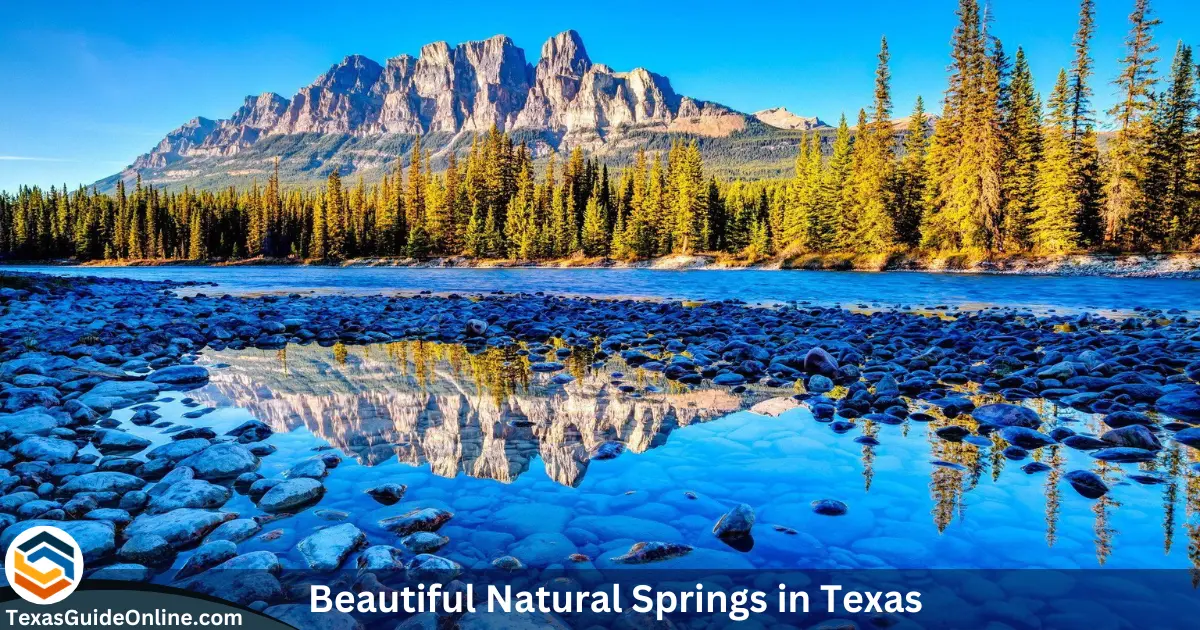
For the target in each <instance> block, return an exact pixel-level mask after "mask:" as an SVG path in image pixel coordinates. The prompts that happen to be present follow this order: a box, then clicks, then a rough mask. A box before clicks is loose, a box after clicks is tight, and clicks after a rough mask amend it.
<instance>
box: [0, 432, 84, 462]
mask: <svg viewBox="0 0 1200 630" xmlns="http://www.w3.org/2000/svg"><path fill="white" fill-rule="evenodd" d="M11 450H12V454H13V455H16V456H17V457H20V458H21V459H26V460H31V461H38V462H46V463H47V464H59V463H63V462H69V461H71V460H72V459H74V458H75V453H76V452H77V451H78V450H79V449H77V448H76V447H75V445H74V444H72V443H71V442H68V441H66V440H60V439H58V438H51V437H37V436H34V437H27V438H25V439H24V440H21V441H20V442H19V443H18V444H17V445H16V446H13V447H12V449H11Z"/></svg>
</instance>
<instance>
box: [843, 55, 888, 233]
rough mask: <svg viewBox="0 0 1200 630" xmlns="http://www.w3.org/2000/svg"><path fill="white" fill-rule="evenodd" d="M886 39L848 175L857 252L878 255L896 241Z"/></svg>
mask: <svg viewBox="0 0 1200 630" xmlns="http://www.w3.org/2000/svg"><path fill="white" fill-rule="evenodd" d="M889 58H890V55H889V54H888V47H887V39H886V38H884V39H883V40H882V41H881V43H880V47H879V64H878V67H877V68H876V70H875V105H874V107H873V108H872V115H871V123H870V125H869V126H867V127H865V128H864V127H860V128H859V133H860V134H861V138H860V140H859V141H858V143H857V145H856V146H855V154H856V155H857V156H861V159H858V160H856V161H855V169H854V172H853V173H852V174H851V178H852V179H853V187H854V205H855V215H856V220H857V229H856V230H855V235H854V240H855V243H856V246H857V247H856V248H857V249H858V250H859V251H865V252H879V251H884V250H887V249H888V248H890V247H891V246H892V245H894V244H895V243H896V242H897V240H898V237H897V234H896V224H895V221H896V218H897V217H896V214H897V205H896V203H895V200H894V198H893V192H894V185H895V182H894V178H895V137H894V135H893V131H892V121H891V110H892V97H891V87H890V80H891V73H890V71H889V70H888V60H889Z"/></svg>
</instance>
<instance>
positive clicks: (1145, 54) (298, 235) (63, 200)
mask: <svg viewBox="0 0 1200 630" xmlns="http://www.w3.org/2000/svg"><path fill="white" fill-rule="evenodd" d="M957 15H958V18H959V22H958V25H957V27H956V29H955V31H954V36H953V40H952V50H951V65H950V68H949V80H948V86H947V90H946V92H945V94H944V98H943V104H942V110H941V112H940V115H939V116H936V117H930V116H928V115H927V113H926V111H925V106H924V102H923V101H922V100H921V99H920V98H918V99H917V102H916V104H915V107H914V109H913V112H912V115H911V116H910V117H909V119H908V122H907V125H906V126H902V125H898V122H899V121H895V120H893V119H892V110H893V105H892V99H891V85H890V84H891V74H890V71H889V67H888V66H889V61H890V58H889V51H888V47H887V40H886V38H885V39H884V40H883V41H882V42H881V46H880V51H879V55H878V67H877V71H876V77H875V90H874V99H873V100H874V102H873V103H872V105H871V107H870V108H869V109H863V110H860V111H859V112H858V117H857V120H856V124H855V126H854V127H853V128H851V127H850V126H849V124H848V122H847V120H846V117H845V116H842V118H841V120H840V122H839V124H838V126H837V128H836V130H835V131H834V132H833V133H822V132H820V131H813V132H810V133H808V134H806V135H804V136H803V137H802V138H801V141H800V143H799V151H798V155H797V158H796V164H795V175H794V176H793V177H791V178H788V179H782V180H766V181H742V180H733V181H718V180H717V179H716V178H714V177H711V176H706V175H705V169H704V163H703V159H702V158H701V154H700V150H699V147H698V145H697V143H696V142H695V141H694V140H692V141H684V140H676V141H675V142H673V143H672V145H671V148H670V150H669V151H666V152H660V153H654V154H648V153H646V152H645V151H641V152H639V153H638V154H637V156H636V159H634V160H633V162H632V164H627V165H625V166H623V167H620V168H614V169H611V170H610V168H609V166H608V165H606V164H604V163H602V162H601V161H600V160H598V159H595V158H587V157H585V156H584V154H583V152H582V151H581V150H579V149H578V148H576V149H574V150H572V151H571V152H569V154H567V155H565V156H558V155H551V156H550V157H549V159H548V160H546V161H545V163H544V165H541V166H540V168H538V169H537V171H540V172H535V166H534V160H533V156H532V153H531V151H530V149H529V147H527V146H526V145H525V144H524V143H521V144H516V143H514V142H513V140H512V139H511V138H510V137H509V136H508V135H507V134H505V133H502V132H500V131H498V130H496V129H492V130H491V131H490V132H489V133H487V134H482V135H479V136H477V137H476V138H474V140H473V142H472V144H471V148H470V151H469V152H468V153H467V154H466V156H465V157H464V158H463V159H462V160H459V159H458V156H456V155H454V154H453V152H451V154H450V155H449V156H448V157H449V163H448V166H447V167H446V168H445V169H444V170H443V171H441V172H433V170H432V169H431V168H430V161H431V159H430V153H429V151H427V150H424V149H423V148H422V146H421V143H420V140H419V139H417V141H416V142H415V143H414V144H413V146H412V150H411V154H410V155H409V157H408V159H407V164H402V163H403V162H404V160H400V159H398V160H396V162H395V164H396V165H395V166H394V168H393V170H392V171H391V172H390V173H388V174H387V175H385V176H384V177H383V178H382V179H381V180H380V181H377V182H372V183H370V184H368V183H366V182H364V181H363V179H362V178H361V177H359V178H358V179H357V181H356V182H354V183H351V184H347V183H346V182H344V181H343V180H342V178H341V176H340V173H339V172H338V171H337V170H334V171H333V172H332V173H330V174H329V176H328V179H327V181H326V182H325V185H324V186H322V187H321V188H320V189H316V190H312V189H301V188H295V189H289V190H284V189H283V188H282V187H281V186H280V183H279V176H278V166H276V170H275V172H274V173H273V174H271V175H270V176H269V177H268V178H267V181H266V183H265V185H258V184H255V185H253V186H251V187H249V188H243V189H236V188H232V187H231V188H227V189H223V190H218V191H206V190H194V189H187V188H185V189H183V190H180V191H168V190H165V189H157V188H154V187H152V186H145V185H143V184H142V182H141V181H140V180H138V181H137V182H136V183H135V184H134V185H133V186H132V190H130V189H127V187H126V185H125V183H124V182H118V183H117V187H116V190H115V191H114V192H113V193H111V194H102V193H99V192H97V191H96V190H95V189H91V190H89V189H87V188H83V187H80V188H78V189H76V190H74V191H69V190H68V189H67V188H66V186H64V187H62V188H57V187H52V188H51V189H50V190H48V191H45V190H42V189H40V188H37V187H22V188H20V189H19V190H18V191H17V193H16V194H14V195H10V194H0V256H4V257H7V258H10V259H51V258H68V257H75V258H78V259H83V260H96V259H109V260H116V259H151V258H171V259H192V260H206V259H231V258H252V257H257V256H266V257H276V258H282V257H295V258H302V259H309V260H322V261H336V260H342V259H346V258H353V257H372V256H411V257H418V258H421V257H429V256H452V255H464V256H469V257H475V258H511V259H519V260H534V259H552V258H563V257H568V256H572V255H579V254H582V255H584V256H588V257H600V256H605V257H610V258H615V259H622V260H633V259H641V258H649V257H654V256H660V255H666V254H672V253H692V252H702V251H703V252H728V253H731V254H738V255H741V256H744V257H746V258H747V259H751V260H757V259H761V258H763V257H767V256H772V255H779V254H795V253H805V252H816V253H826V252H862V253H881V252H894V251H903V250H913V249H920V250H925V251H936V252H951V251H954V252H961V251H979V252H988V253H993V252H1035V253H1060V252H1071V251H1079V250H1084V249H1106V250H1118V251H1152V250H1179V249H1196V248H1197V247H1200V103H1198V100H1197V92H1196V84H1197V81H1198V80H1200V66H1197V65H1196V63H1195V61H1194V59H1193V56H1192V49H1191V48H1190V47H1189V46H1187V45H1184V44H1183V43H1182V42H1181V43H1179V44H1178V46H1177V47H1176V50H1175V55H1174V60H1173V62H1172V63H1171V66H1170V71H1169V74H1168V76H1167V77H1166V78H1165V80H1161V81H1160V80H1159V78H1158V76H1157V74H1156V72H1157V64H1158V57H1157V50H1158V49H1157V45H1156V44H1155V43H1154V39H1153V30H1154V27H1155V26H1157V25H1158V24H1159V22H1158V20H1156V19H1154V17H1153V16H1152V14H1151V10H1150V6H1149V0H1135V3H1134V9H1133V12H1132V13H1131V15H1130V16H1129V22H1130V32H1129V35H1128V37H1127V40H1126V52H1125V55H1124V57H1123V58H1122V59H1121V62H1122V67H1123V69H1122V72H1121V73H1120V75H1119V76H1118V77H1117V78H1116V79H1115V80H1114V82H1113V85H1114V87H1115V89H1116V91H1117V94H1118V100H1117V102H1116V105H1114V106H1113V108H1112V109H1111V110H1109V111H1108V112H1107V114H1108V116H1109V119H1110V120H1111V121H1112V123H1113V125H1114V129H1113V131H1112V133H1111V134H1109V137H1108V138H1107V142H1106V144H1107V146H1106V147H1103V148H1102V146H1101V134H1100V132H1099V130H1098V114H1097V112H1095V111H1094V109H1093V107H1092V96H1093V88H1092V82H1093V79H1094V76H1093V74H1094V73H1093V61H1092V57H1091V52H1090V45H1091V40H1092V36H1093V31H1094V27H1095V7H1094V0H1082V1H1081V3H1080V11H1079V26H1078V30H1077V31H1076V33H1075V37H1074V51H1075V54H1074V57H1073V59H1072V62H1071V64H1070V66H1069V67H1066V68H1063V69H1062V70H1061V71H1060V72H1059V73H1058V76H1057V80H1056V82H1055V86H1054V89H1053V92H1052V93H1051V94H1050V96H1049V98H1048V99H1045V100H1043V99H1042V97H1041V95H1039V94H1038V93H1037V91H1036V89H1035V87H1034V86H1035V83H1034V78H1033V76H1032V73H1031V71H1030V66H1029V63H1028V60H1027V59H1026V57H1025V53H1024V51H1023V50H1022V49H1021V48H1017V49H1016V51H1015V54H1013V55H1012V57H1010V56H1009V55H1008V53H1007V52H1006V51H1005V48H1004V46H1003V44H1002V43H1001V42H1000V40H999V39H998V38H996V37H995V36H994V35H993V34H992V33H991V32H990V30H989V29H990V24H989V21H988V19H987V17H986V16H985V15H984V13H983V12H982V11H981V8H980V5H979V2H978V0H960V1H959V6H958V11H957ZM930 121H932V122H930ZM929 127H932V129H931V132H930V130H929Z"/></svg>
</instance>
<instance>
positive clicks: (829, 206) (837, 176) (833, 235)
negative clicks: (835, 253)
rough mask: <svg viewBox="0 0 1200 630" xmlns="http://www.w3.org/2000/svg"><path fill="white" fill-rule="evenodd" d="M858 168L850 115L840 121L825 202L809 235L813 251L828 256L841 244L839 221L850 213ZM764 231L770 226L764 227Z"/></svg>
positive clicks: (827, 175) (825, 177) (828, 169)
mask: <svg viewBox="0 0 1200 630" xmlns="http://www.w3.org/2000/svg"><path fill="white" fill-rule="evenodd" d="M853 166H854V154H853V141H852V139H851V136H850V127H849V126H848V125H847V124H846V115H845V114H842V116H841V118H840V119H839V120H838V126H837V134H836V135H835V136H834V139H833V153H832V154H831V155H830V156H829V164H828V165H827V166H826V168H825V172H824V173H823V176H822V179H821V199H820V202H819V203H818V205H817V212H816V216H815V217H814V220H813V221H812V228H811V230H810V233H809V248H810V249H812V250H813V251H818V252H828V251H830V250H832V249H833V248H834V247H836V246H837V243H838V242H839V234H838V232H839V230H838V227H839V226H838V221H839V219H840V217H842V216H843V215H845V214H846V213H847V212H848V207H849V206H850V203H851V194H850V190H849V187H850V177H851V174H852V173H851V169H852V168H853ZM760 227H762V228H763V229H764V233H765V231H766V230H765V228H766V226H765V225H763V226H760Z"/></svg>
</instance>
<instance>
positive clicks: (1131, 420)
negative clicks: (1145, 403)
mask: <svg viewBox="0 0 1200 630" xmlns="http://www.w3.org/2000/svg"><path fill="white" fill-rule="evenodd" d="M1104 424H1107V425H1108V426H1110V427H1112V428H1114V429H1119V428H1121V427H1127V426H1130V425H1133V424H1146V425H1150V424H1154V422H1153V421H1152V420H1151V419H1150V418H1149V417H1148V416H1147V415H1146V414H1144V413H1138V412H1136V411H1114V412H1112V413H1110V414H1108V415H1107V416H1104Z"/></svg>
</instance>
